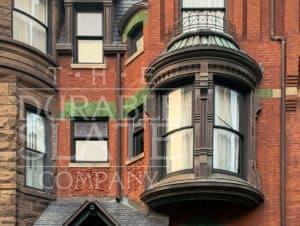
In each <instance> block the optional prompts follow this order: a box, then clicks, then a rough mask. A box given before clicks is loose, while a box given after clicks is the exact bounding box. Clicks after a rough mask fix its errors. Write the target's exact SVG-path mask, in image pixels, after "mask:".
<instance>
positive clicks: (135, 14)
mask: <svg viewBox="0 0 300 226" xmlns="http://www.w3.org/2000/svg"><path fill="white" fill-rule="evenodd" d="M147 9H148V5H147V3H145V2H138V3H136V4H134V5H132V6H131V7H130V8H129V9H128V10H127V12H126V13H125V14H124V15H123V17H122V18H121V20H120V22H119V24H118V30H119V33H120V34H121V37H122V42H126V41H127V37H128V33H130V31H131V30H132V29H133V28H134V27H135V26H136V24H140V23H142V24H144V23H145V21H147V18H148V13H147Z"/></svg>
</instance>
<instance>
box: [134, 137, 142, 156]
mask: <svg viewBox="0 0 300 226" xmlns="http://www.w3.org/2000/svg"><path fill="white" fill-rule="evenodd" d="M133 147H134V150H133V156H135V155H138V154H140V153H142V152H143V151H144V132H143V131H141V132H139V133H136V134H135V135H134V136H133Z"/></svg>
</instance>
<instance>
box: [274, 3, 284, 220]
mask: <svg viewBox="0 0 300 226" xmlns="http://www.w3.org/2000/svg"><path fill="white" fill-rule="evenodd" d="M270 19H271V28H270V37H271V40H272V41H276V42H279V43H280V44H281V63H280V67H281V68H280V71H281V72H280V74H281V75H280V84H281V85H280V89H281V99H280V225H281V226H285V225H286V197H285V194H286V115H285V99H286V90H285V79H286V43H287V40H286V38H285V37H284V36H279V35H276V34H275V0H271V18H270Z"/></svg>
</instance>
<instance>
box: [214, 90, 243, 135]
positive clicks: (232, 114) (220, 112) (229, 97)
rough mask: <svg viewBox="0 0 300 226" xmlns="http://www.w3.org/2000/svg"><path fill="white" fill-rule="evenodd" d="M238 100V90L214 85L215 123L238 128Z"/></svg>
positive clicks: (239, 98)
mask: <svg viewBox="0 0 300 226" xmlns="http://www.w3.org/2000/svg"><path fill="white" fill-rule="evenodd" d="M240 101H241V96H240V94H239V93H238V92H236V91H234V90H231V89H228V88H226V87H222V86H215V125H218V126H225V127H228V128H231V129H234V130H237V131H239V130H240Z"/></svg>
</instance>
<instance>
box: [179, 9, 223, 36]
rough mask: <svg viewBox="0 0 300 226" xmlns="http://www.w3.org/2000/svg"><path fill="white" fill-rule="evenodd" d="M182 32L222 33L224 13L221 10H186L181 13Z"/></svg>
mask: <svg viewBox="0 0 300 226" xmlns="http://www.w3.org/2000/svg"><path fill="white" fill-rule="evenodd" d="M182 27H183V32H188V31H196V30H199V29H210V30H213V31H221V32H222V31H224V11H221V10H213V11H212V10H196V11H195V10H188V11H183V19H182Z"/></svg>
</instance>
